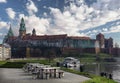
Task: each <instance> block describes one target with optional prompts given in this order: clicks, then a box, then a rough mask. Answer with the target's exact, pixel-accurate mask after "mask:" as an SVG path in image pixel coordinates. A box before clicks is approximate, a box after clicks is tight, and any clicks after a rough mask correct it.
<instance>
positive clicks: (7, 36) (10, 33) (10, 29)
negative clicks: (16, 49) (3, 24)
mask: <svg viewBox="0 0 120 83" xmlns="http://www.w3.org/2000/svg"><path fill="white" fill-rule="evenodd" d="M13 36H14V34H13V31H12V28H11V25H10V28H9V30H8V33H7V35H6V36H5V37H4V39H3V43H6V41H7V40H8V39H9V38H10V37H13Z"/></svg>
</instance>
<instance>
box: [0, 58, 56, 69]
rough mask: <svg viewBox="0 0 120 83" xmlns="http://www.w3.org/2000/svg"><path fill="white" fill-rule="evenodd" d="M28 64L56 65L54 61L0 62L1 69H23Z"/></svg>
mask: <svg viewBox="0 0 120 83" xmlns="http://www.w3.org/2000/svg"><path fill="white" fill-rule="evenodd" d="M26 63H41V64H45V65H48V64H50V65H52V66H53V65H55V62H54V60H53V61H50V62H49V60H48V59H39V60H37V59H34V60H31V59H28V60H14V61H12V60H11V61H0V68H22V67H23V66H24V65H25V64H26Z"/></svg>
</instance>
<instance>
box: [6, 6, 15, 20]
mask: <svg viewBox="0 0 120 83" xmlns="http://www.w3.org/2000/svg"><path fill="white" fill-rule="evenodd" d="M6 12H7V14H8V16H9V18H11V19H14V18H15V15H16V12H15V11H14V10H13V9H12V8H7V9H6Z"/></svg>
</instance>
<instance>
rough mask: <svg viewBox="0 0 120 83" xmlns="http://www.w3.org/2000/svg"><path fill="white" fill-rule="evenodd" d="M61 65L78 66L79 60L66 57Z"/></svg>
mask: <svg viewBox="0 0 120 83" xmlns="http://www.w3.org/2000/svg"><path fill="white" fill-rule="evenodd" d="M62 66H64V67H79V66H80V61H79V60H78V59H76V58H73V57H66V58H65V59H64V61H63V62H62Z"/></svg>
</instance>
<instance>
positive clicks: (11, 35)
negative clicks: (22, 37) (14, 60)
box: [7, 25, 14, 37]
mask: <svg viewBox="0 0 120 83" xmlns="http://www.w3.org/2000/svg"><path fill="white" fill-rule="evenodd" d="M13 36H14V34H13V31H12V28H11V25H10V28H9V31H8V34H7V37H13Z"/></svg>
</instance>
